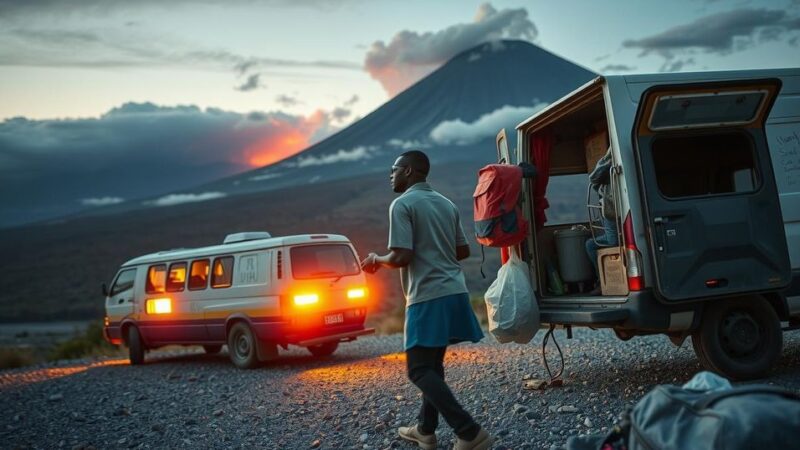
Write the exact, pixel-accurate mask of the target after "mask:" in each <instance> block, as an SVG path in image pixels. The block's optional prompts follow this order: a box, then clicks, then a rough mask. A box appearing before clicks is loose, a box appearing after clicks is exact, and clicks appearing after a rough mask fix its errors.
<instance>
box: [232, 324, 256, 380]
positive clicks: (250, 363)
mask: <svg viewBox="0 0 800 450" xmlns="http://www.w3.org/2000/svg"><path fill="white" fill-rule="evenodd" d="M256 345H257V343H256V339H255V336H253V331H252V330H250V327H249V326H247V324H246V323H244V322H236V323H234V324H233V326H232V327H231V329H230V330H229V331H228V356H230V358H231V362H233V365H235V366H236V367H238V368H240V369H252V368H254V367H256V366H257V365H258V350H257V349H256Z"/></svg>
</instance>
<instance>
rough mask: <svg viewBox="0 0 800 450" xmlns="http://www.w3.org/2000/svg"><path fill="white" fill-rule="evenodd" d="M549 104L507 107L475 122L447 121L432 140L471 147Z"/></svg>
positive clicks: (433, 132)
mask: <svg viewBox="0 0 800 450" xmlns="http://www.w3.org/2000/svg"><path fill="white" fill-rule="evenodd" d="M546 106H547V103H537V104H536V105H534V106H510V105H506V106H503V107H501V108H499V109H496V110H494V111H492V112H490V113H488V114H484V115H482V116H480V117H479V118H478V119H477V120H476V121H474V122H465V121H463V120H461V119H455V120H446V121H444V122H442V123H440V124H439V125H437V126H435V127H434V128H433V130H431V134H430V137H431V139H432V140H433V141H434V142H436V143H437V144H440V145H448V144H455V145H469V144H474V143H475V142H478V141H480V140H481V139H485V138H489V137H492V136H495V135H497V132H498V131H499V130H500V129H501V128H508V127H514V126H516V125H517V124H518V123H520V122H521V121H523V120H525V119H526V118H527V117H529V116H531V115H533V114H534V113H536V112H537V111H540V110H542V109H543V108H545V107H546Z"/></svg>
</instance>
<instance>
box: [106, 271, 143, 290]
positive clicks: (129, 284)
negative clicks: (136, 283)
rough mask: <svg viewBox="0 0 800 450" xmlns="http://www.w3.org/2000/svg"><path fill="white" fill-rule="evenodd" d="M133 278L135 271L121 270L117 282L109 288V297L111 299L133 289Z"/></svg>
mask: <svg viewBox="0 0 800 450" xmlns="http://www.w3.org/2000/svg"><path fill="white" fill-rule="evenodd" d="M135 278H136V269H129V270H123V271H122V272H120V274H119V276H118V277H117V280H116V281H114V285H113V286H111V293H109V295H110V296H112V297H113V296H115V295H117V294H121V293H123V292H125V291H127V290H129V289H131V288H133V280H134V279H135Z"/></svg>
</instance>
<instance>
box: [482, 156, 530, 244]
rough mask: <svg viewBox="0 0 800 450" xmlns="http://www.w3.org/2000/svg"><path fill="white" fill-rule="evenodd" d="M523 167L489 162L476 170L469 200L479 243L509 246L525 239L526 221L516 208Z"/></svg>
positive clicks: (517, 207) (518, 208) (520, 211)
mask: <svg viewBox="0 0 800 450" xmlns="http://www.w3.org/2000/svg"><path fill="white" fill-rule="evenodd" d="M522 170H523V169H522V168H521V167H519V166H512V165H510V164H489V165H488V166H486V167H484V168H483V169H481V170H480V171H479V172H478V186H477V187H476V188H475V193H474V194H472V200H473V207H474V219H475V237H476V238H477V240H478V243H479V244H481V245H485V246H487V247H510V246H512V245H516V244H519V243H520V242H522V240H523V239H525V236H526V235H527V233H528V221H527V220H525V218H524V217H523V216H522V210H521V209H520V207H519V194H520V190H521V189H522V176H523V172H522Z"/></svg>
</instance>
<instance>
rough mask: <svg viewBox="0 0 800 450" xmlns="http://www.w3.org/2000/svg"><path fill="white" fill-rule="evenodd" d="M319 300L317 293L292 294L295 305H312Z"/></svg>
mask: <svg viewBox="0 0 800 450" xmlns="http://www.w3.org/2000/svg"><path fill="white" fill-rule="evenodd" d="M317 302H319V295H317V294H298V295H295V296H294V304H295V305H297V306H307V305H313V304H315V303H317Z"/></svg>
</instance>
